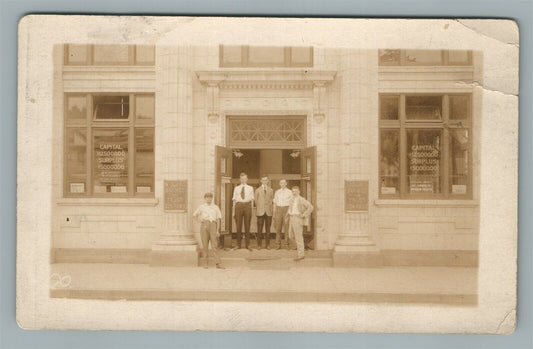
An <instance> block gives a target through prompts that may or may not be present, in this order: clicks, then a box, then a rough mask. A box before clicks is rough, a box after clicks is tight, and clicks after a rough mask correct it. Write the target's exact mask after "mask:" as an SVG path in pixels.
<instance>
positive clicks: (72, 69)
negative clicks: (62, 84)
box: [63, 65, 155, 74]
mask: <svg viewBox="0 0 533 349" xmlns="http://www.w3.org/2000/svg"><path fill="white" fill-rule="evenodd" d="M63 72H64V73H88V72H89V73H107V72H109V73H131V72H140V73H154V74H155V66H153V65H65V66H63Z"/></svg>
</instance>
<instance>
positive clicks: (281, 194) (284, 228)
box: [274, 179, 292, 250]
mask: <svg viewBox="0 0 533 349" xmlns="http://www.w3.org/2000/svg"><path fill="white" fill-rule="evenodd" d="M279 186H280V189H278V190H276V194H275V195H274V227H275V228H276V244H277V249H278V250H279V249H280V248H281V241H282V240H281V234H282V233H283V232H285V239H284V240H285V242H284V244H285V245H286V247H287V249H288V248H289V238H288V235H289V234H288V230H289V227H288V224H287V223H286V222H287V221H286V219H285V217H286V216H287V212H288V211H289V203H290V201H291V199H292V191H291V190H290V189H289V188H287V181H286V180H285V179H281V180H280V181H279Z"/></svg>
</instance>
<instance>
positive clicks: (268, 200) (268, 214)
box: [254, 175, 274, 250]
mask: <svg viewBox="0 0 533 349" xmlns="http://www.w3.org/2000/svg"><path fill="white" fill-rule="evenodd" d="M269 184H270V180H269V179H268V176H266V175H264V176H263V177H261V186H260V187H259V188H257V189H256V190H255V198H254V204H255V208H256V212H255V215H256V216H257V249H259V250H260V249H261V245H262V244H263V225H264V226H265V232H266V236H265V240H266V242H265V243H266V245H265V247H266V249H267V250H270V225H271V224H272V210H273V208H272V200H273V199H274V191H273V190H272V188H271V187H270V186H269Z"/></svg>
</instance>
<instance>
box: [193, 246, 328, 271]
mask: <svg viewBox="0 0 533 349" xmlns="http://www.w3.org/2000/svg"><path fill="white" fill-rule="evenodd" d="M217 253H218V254H219V256H220V259H221V260H222V263H223V264H224V266H226V267H248V268H251V269H290V268H299V267H326V268H327V267H332V266H333V258H332V253H331V251H306V256H305V258H304V259H303V260H299V261H295V260H294V258H295V257H296V255H297V254H296V251H295V250H253V251H249V250H247V249H239V250H229V251H224V250H218V251H217ZM198 262H199V263H200V262H201V260H200V258H199V260H198ZM208 262H209V265H210V266H214V264H215V260H214V258H213V257H212V255H211V253H210V254H209V260H208ZM199 265H200V264H199Z"/></svg>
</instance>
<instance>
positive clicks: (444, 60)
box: [378, 49, 473, 67]
mask: <svg viewBox="0 0 533 349" xmlns="http://www.w3.org/2000/svg"><path fill="white" fill-rule="evenodd" d="M382 50H391V51H399V53H400V60H399V61H398V62H382V61H381V59H380V57H378V65H380V66H393V67H399V66H403V67H413V66H414V67H424V66H426V67H427V66H460V67H464V66H472V64H473V61H472V51H471V50H435V51H440V52H441V62H440V63H432V62H430V63H418V62H409V61H408V60H407V54H406V50H403V49H402V50H400V49H380V51H382ZM410 51H414V50H410ZM420 51H430V50H420ZM450 51H466V52H467V61H466V62H454V61H450Z"/></svg>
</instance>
